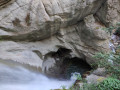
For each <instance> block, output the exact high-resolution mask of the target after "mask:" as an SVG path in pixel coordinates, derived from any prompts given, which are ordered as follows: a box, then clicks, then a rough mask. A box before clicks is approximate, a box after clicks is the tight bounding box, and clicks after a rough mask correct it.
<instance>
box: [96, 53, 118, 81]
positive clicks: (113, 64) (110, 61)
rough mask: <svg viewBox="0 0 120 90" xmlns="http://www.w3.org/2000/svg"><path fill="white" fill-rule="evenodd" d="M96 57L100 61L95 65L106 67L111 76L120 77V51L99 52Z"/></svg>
mask: <svg viewBox="0 0 120 90" xmlns="http://www.w3.org/2000/svg"><path fill="white" fill-rule="evenodd" d="M95 58H96V59H98V61H97V62H96V64H94V67H95V66H97V67H100V68H101V67H104V68H105V69H106V73H107V74H108V75H109V76H111V77H113V78H116V79H120V53H119V54H114V53H110V54H104V53H98V54H96V55H95Z"/></svg>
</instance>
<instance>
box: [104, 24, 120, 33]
mask: <svg viewBox="0 0 120 90" xmlns="http://www.w3.org/2000/svg"><path fill="white" fill-rule="evenodd" d="M119 27H120V22H118V23H116V24H115V25H113V26H110V27H108V28H103V30H105V31H106V32H107V33H109V34H110V35H111V34H112V31H113V30H114V29H117V28H119Z"/></svg>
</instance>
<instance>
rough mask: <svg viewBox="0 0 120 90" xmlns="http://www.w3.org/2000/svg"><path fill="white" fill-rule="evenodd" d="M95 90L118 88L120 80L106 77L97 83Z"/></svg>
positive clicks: (118, 89) (119, 87)
mask: <svg viewBox="0 0 120 90" xmlns="http://www.w3.org/2000/svg"><path fill="white" fill-rule="evenodd" d="M97 90H120V80H118V79H114V78H107V79H105V80H104V81H103V82H101V83H99V84H98V85H97Z"/></svg>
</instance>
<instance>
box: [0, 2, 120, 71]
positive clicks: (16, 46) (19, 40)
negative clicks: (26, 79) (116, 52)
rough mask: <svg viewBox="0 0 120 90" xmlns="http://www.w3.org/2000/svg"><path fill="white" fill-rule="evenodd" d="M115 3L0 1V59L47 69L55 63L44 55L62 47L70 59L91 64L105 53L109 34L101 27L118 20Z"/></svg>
mask: <svg viewBox="0 0 120 90" xmlns="http://www.w3.org/2000/svg"><path fill="white" fill-rule="evenodd" d="M9 1H10V2H12V3H11V4H10V3H7V2H9ZM3 2H4V3H5V4H3ZM112 2H114V3H112ZM118 2H119V0H0V6H1V7H2V6H4V7H3V8H1V9H0V59H1V60H9V61H17V62H19V63H24V64H29V65H31V66H34V67H39V68H42V67H44V68H47V69H48V70H49V68H51V67H54V64H55V60H54V58H52V57H51V56H47V55H48V53H52V52H57V50H58V49H59V48H61V47H62V48H66V49H69V50H71V53H70V55H71V57H78V58H84V59H86V61H87V62H88V63H93V62H94V61H95V60H94V59H93V58H92V56H93V55H94V54H95V53H97V52H99V51H103V52H108V51H109V46H108V43H109V40H108V37H109V35H108V34H107V33H106V32H105V31H103V30H102V28H103V27H105V26H106V25H108V23H112V21H114V22H116V21H118V20H119V19H118V18H119V17H118V15H119V11H120V10H119V6H120V2H119V3H118ZM115 4H117V6H116V5H115ZM114 6H116V7H114ZM108 8H109V9H108ZM111 8H114V9H112V10H113V11H112V10H111ZM110 12H112V13H116V14H115V15H113V14H111V13H110Z"/></svg>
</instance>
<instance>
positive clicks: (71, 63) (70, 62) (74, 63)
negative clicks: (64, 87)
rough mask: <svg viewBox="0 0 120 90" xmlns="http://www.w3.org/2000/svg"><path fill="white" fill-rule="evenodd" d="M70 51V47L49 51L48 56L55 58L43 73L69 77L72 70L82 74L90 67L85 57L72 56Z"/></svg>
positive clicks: (60, 77) (61, 77)
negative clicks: (52, 63)
mask: <svg viewBox="0 0 120 90" xmlns="http://www.w3.org/2000/svg"><path fill="white" fill-rule="evenodd" d="M71 52H72V51H71V50H70V49H66V48H59V49H58V51H57V52H51V53H49V57H50V58H53V59H54V60H55V64H54V66H52V67H50V68H49V69H48V72H47V71H45V73H46V74H47V75H48V76H52V77H55V78H59V79H70V77H71V74H72V73H74V72H78V73H80V74H81V75H83V74H84V73H85V72H86V71H90V70H91V69H92V68H91V66H90V65H89V64H88V63H87V62H86V60H85V59H82V58H78V57H72V55H71ZM53 59H52V60H53Z"/></svg>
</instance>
